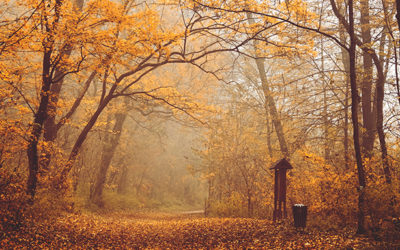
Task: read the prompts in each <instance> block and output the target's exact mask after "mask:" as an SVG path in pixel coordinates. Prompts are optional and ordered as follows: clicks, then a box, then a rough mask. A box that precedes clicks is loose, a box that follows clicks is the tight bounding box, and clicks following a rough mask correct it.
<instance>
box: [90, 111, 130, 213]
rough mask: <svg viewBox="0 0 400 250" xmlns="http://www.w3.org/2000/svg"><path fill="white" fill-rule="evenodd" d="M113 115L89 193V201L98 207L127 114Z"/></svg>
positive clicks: (100, 203) (100, 204) (101, 201)
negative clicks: (112, 126)
mask: <svg viewBox="0 0 400 250" xmlns="http://www.w3.org/2000/svg"><path fill="white" fill-rule="evenodd" d="M115 117H116V119H115V125H114V128H113V131H112V134H111V135H109V136H108V138H109V139H108V140H107V139H106V142H105V145H104V147H103V153H102V156H101V161H100V166H99V171H98V173H97V177H96V180H95V183H94V187H93V192H92V193H91V194H90V199H91V201H92V202H93V203H95V204H97V205H98V206H100V207H102V206H103V189H104V184H105V182H106V177H107V171H108V169H109V167H110V164H111V160H112V158H113V156H114V153H115V149H116V148H117V146H118V143H119V138H120V137H121V132H122V126H123V125H124V122H125V119H126V117H127V114H126V113H123V114H121V113H119V114H116V115H115Z"/></svg>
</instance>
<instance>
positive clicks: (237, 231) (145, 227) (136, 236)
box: [0, 213, 400, 249]
mask: <svg viewBox="0 0 400 250" xmlns="http://www.w3.org/2000/svg"><path fill="white" fill-rule="evenodd" d="M27 248H28V249H41V248H45V249H49V248H50V249H167V248H169V249H224V248H225V249H239V248H240V249H251V248H255V249H400V242H391V243H389V242H385V241H382V240H380V241H377V240H376V239H373V238H371V237H357V236H355V234H354V232H353V231H351V230H343V231H335V232H332V231H331V232H322V231H321V230H316V229H309V228H307V229H305V230H304V231H298V230H296V229H295V228H293V226H292V225H289V223H287V224H284V223H283V224H273V223H272V222H271V221H269V220H256V219H237V218H202V217H201V216H199V215H198V214H196V213H193V214H191V213H188V214H183V213H181V214H162V213H112V214H103V215H95V214H79V213H75V214H64V215H62V216H59V217H57V218H53V219H43V220H41V221H40V223H39V222H37V221H36V222H35V223H32V224H31V225H30V226H29V225H26V226H23V227H21V228H19V229H18V230H15V231H13V232H10V233H4V232H0V249H27Z"/></svg>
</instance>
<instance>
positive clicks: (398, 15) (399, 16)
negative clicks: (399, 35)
mask: <svg viewBox="0 0 400 250" xmlns="http://www.w3.org/2000/svg"><path fill="white" fill-rule="evenodd" d="M396 10H397V11H396V12H397V13H396V19H397V26H399V30H400V0H396Z"/></svg>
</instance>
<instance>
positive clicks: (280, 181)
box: [270, 158, 293, 222]
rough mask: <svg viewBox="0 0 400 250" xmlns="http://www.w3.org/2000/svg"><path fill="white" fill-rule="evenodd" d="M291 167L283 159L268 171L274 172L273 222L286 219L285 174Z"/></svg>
mask: <svg viewBox="0 0 400 250" xmlns="http://www.w3.org/2000/svg"><path fill="white" fill-rule="evenodd" d="M292 168H293V167H292V165H290V163H289V162H288V161H287V160H286V159H285V158H283V159H281V160H280V161H278V162H276V163H275V164H273V166H272V167H271V168H270V169H274V170H275V171H274V172H275V185H274V212H273V220H274V222H275V221H276V220H280V219H282V217H283V218H286V217H287V211H286V172H287V170H288V169H292Z"/></svg>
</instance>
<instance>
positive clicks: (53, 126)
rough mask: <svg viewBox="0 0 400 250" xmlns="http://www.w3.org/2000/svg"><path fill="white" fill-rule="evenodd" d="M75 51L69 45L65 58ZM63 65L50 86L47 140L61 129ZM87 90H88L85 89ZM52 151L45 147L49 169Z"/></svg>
mask: <svg viewBox="0 0 400 250" xmlns="http://www.w3.org/2000/svg"><path fill="white" fill-rule="evenodd" d="M74 5H75V6H74V11H75V12H76V13H78V12H81V11H82V7H83V0H76V1H75V2H74ZM72 51H73V46H71V45H67V48H66V49H65V52H64V53H63V55H62V56H63V58H69V57H70V56H71V53H72ZM62 66H63V65H60V66H58V67H57V68H56V70H55V74H54V75H55V79H59V80H58V81H57V82H55V83H53V84H52V86H51V88H50V100H49V104H48V112H47V113H48V116H47V119H46V121H45V122H44V131H43V139H44V141H46V142H54V140H55V139H56V137H57V132H58V130H59V129H60V126H57V123H56V114H57V105H58V100H59V98H60V93H61V89H62V86H63V84H64V77H63V75H64V74H65V70H64V69H63V68H62ZM85 92H86V91H85ZM50 158H51V153H50V152H49V151H48V150H46V149H45V151H44V156H43V157H42V159H41V167H42V168H44V169H47V168H48V166H49V164H50Z"/></svg>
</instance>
